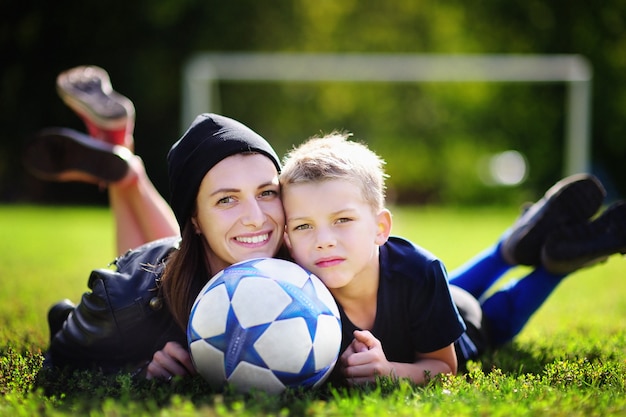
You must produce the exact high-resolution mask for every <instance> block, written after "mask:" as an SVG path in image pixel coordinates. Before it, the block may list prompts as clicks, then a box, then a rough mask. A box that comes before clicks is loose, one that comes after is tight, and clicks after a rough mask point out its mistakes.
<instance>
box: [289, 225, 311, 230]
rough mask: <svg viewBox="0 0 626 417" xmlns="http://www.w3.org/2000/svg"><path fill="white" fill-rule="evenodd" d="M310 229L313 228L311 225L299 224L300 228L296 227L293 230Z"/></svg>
mask: <svg viewBox="0 0 626 417" xmlns="http://www.w3.org/2000/svg"><path fill="white" fill-rule="evenodd" d="M310 228H311V225H310V224H299V225H298V226H296V227H294V228H293V230H306V229H310Z"/></svg>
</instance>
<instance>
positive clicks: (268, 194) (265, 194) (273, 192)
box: [261, 190, 278, 197]
mask: <svg viewBox="0 0 626 417" xmlns="http://www.w3.org/2000/svg"><path fill="white" fill-rule="evenodd" d="M277 195H278V191H276V190H265V191H263V192H262V193H261V197H274V196H277Z"/></svg>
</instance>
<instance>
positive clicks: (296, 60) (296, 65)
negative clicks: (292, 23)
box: [181, 53, 593, 175]
mask: <svg viewBox="0 0 626 417" xmlns="http://www.w3.org/2000/svg"><path fill="white" fill-rule="evenodd" d="M592 78H593V75H592V68H591V65H590V64H589V62H588V61H587V60H586V59H585V58H584V57H582V56H580V55H438V54H356V53H345V54H306V53H200V54H197V55H195V56H193V57H192V58H191V59H190V60H188V61H187V62H186V63H185V65H184V68H183V82H182V106H181V108H182V109H181V112H182V113H181V128H182V129H183V130H184V129H186V128H187V126H189V124H190V123H191V122H192V121H193V119H194V117H195V116H196V115H197V114H200V113H204V112H219V97H218V96H217V92H216V89H215V85H216V83H218V82H219V81H240V82H245V81H271V82H281V83H284V82H293V81H297V82H316V81H336V82H395V83H420V82H448V83H454V82H526V83H544V82H550V83H555V82H556V83H564V84H565V85H566V87H567V90H566V101H565V143H564V167H563V173H564V174H565V175H569V174H573V173H577V172H588V171H589V169H590V147H591V140H590V126H591V84H592Z"/></svg>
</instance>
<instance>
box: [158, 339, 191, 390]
mask: <svg viewBox="0 0 626 417" xmlns="http://www.w3.org/2000/svg"><path fill="white" fill-rule="evenodd" d="M195 373H196V370H195V368H194V366H193V363H192V361H191V356H190V355H189V352H188V351H187V349H185V348H183V347H182V346H181V345H180V344H179V343H177V342H167V344H166V345H165V346H164V347H163V349H161V350H159V351H157V352H155V353H154V355H153V357H152V361H151V362H150V363H149V364H148V367H147V368H146V379H152V378H160V379H165V380H167V381H169V380H171V379H172V378H173V377H174V376H177V375H180V376H187V375H194V374H195Z"/></svg>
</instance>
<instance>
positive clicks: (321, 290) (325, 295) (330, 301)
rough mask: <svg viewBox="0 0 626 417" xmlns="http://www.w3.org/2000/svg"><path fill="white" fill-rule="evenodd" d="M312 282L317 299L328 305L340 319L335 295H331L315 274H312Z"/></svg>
mask: <svg viewBox="0 0 626 417" xmlns="http://www.w3.org/2000/svg"><path fill="white" fill-rule="evenodd" d="M311 282H313V287H314V288H315V292H316V293H317V298H319V299H320V300H321V301H322V302H323V303H324V304H326V305H327V306H328V308H329V309H330V311H331V312H332V313H333V314H334V315H335V316H336V317H339V308H338V307H337V303H336V302H335V299H334V298H333V295H332V294H331V293H330V290H329V289H328V288H327V287H326V286H325V285H324V283H323V282H322V280H321V279H319V278H318V277H317V276H315V275H313V274H311Z"/></svg>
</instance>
